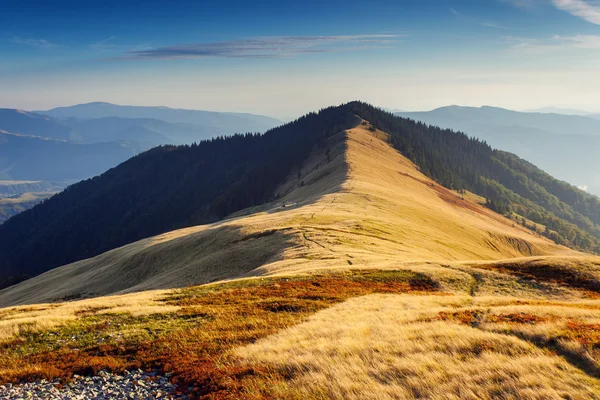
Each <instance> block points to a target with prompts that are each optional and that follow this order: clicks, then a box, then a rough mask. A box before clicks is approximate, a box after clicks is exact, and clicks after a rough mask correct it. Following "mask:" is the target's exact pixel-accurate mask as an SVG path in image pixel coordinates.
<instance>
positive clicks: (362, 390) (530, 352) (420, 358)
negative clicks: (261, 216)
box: [236, 295, 600, 399]
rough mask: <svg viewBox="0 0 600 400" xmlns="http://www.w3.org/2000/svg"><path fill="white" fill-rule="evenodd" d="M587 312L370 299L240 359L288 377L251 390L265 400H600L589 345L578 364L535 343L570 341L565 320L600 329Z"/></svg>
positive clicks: (488, 302) (493, 301) (451, 300)
mask: <svg viewBox="0 0 600 400" xmlns="http://www.w3.org/2000/svg"><path fill="white" fill-rule="evenodd" d="M587 305H588V304H587V303H581V304H573V303H564V304H562V303H556V304H553V305H545V306H544V305H539V303H531V304H529V305H525V306H523V305H516V304H515V300H514V299H510V298H481V299H472V298H468V297H424V296H399V295H372V296H367V297H360V298H354V299H351V300H348V301H347V302H345V303H343V304H341V305H338V306H334V307H332V308H330V309H327V310H325V311H321V312H319V313H318V314H316V315H314V316H313V317H311V318H309V320H308V321H307V322H305V323H303V324H301V325H298V326H296V327H293V328H290V329H287V330H285V331H283V332H280V333H279V334H277V335H274V336H272V337H270V338H267V339H264V340H260V341H259V342H257V343H256V344H252V345H250V346H247V347H245V348H241V349H238V350H237V351H236V354H237V355H238V356H239V357H241V359H242V360H243V361H242V365H245V366H252V367H254V368H259V367H261V368H266V369H271V370H274V371H275V372H273V374H278V375H281V376H286V377H289V379H288V380H287V381H285V382H279V384H278V385H269V382H268V380H265V379H264V377H262V376H259V377H257V378H256V379H255V380H254V381H253V382H251V383H247V388H248V390H249V391H251V392H252V393H254V394H255V395H256V396H257V397H259V396H266V397H269V398H281V399H289V398H298V399H323V398H333V399H411V398H430V399H452V398H460V399H497V398H505V399H506V398H514V399H517V398H519V399H562V398H573V399H591V398H600V382H599V381H598V380H597V375H596V376H594V375H595V371H591V370H589V369H588V368H586V367H585V366H582V364H585V361H584V360H585V359H586V355H585V351H584V350H582V349H581V348H582V347H584V346H585V345H583V344H581V343H579V344H577V343H578V342H576V341H575V340H571V341H570V344H568V345H565V346H564V347H566V348H570V349H575V348H576V349H578V350H574V351H573V354H578V355H579V356H577V355H573V356H572V357H570V358H569V357H565V356H564V354H562V353H560V350H559V349H557V348H556V347H552V346H550V345H549V344H548V343H549V342H548V341H547V342H544V343H546V345H544V343H542V342H541V341H538V340H537V339H535V340H534V339H530V338H532V337H537V336H540V335H546V336H548V337H553V338H555V339H557V338H561V339H560V340H564V341H567V339H562V337H563V336H564V335H563V332H565V330H564V328H565V326H567V325H568V324H569V322H567V321H580V325H581V324H582V323H581V321H585V323H584V324H583V325H584V326H590V325H592V326H597V325H593V324H597V323H598V318H600V311H599V310H598V308H597V307H598V305H599V304H598V303H594V308H592V309H589V308H587V307H586V306H587ZM579 306H581V307H583V308H578V307H579ZM464 315H467V316H469V318H464ZM473 315H476V316H477V317H476V318H472V316H473ZM515 315H516V317H515ZM532 315H535V316H538V318H537V319H535V318H532V317H531V316H532ZM453 316H454V317H453ZM519 316H521V318H520V319H519V318H518V317H519ZM526 316H529V318H526ZM486 318H488V319H489V320H490V321H491V322H487V320H486ZM557 321H561V322H560V323H559V322H557ZM571 323H572V322H571ZM563 325H564V326H563ZM596 329H599V328H596ZM589 330H590V329H589V328H588V331H589ZM599 332H600V331H599ZM586 333H589V332H586ZM583 335H585V334H583ZM590 337H591V339H590V342H589V343H591V342H594V343H596V344H597V343H598V337H597V335H596V336H594V335H589V334H588V338H590ZM582 342H583V341H582ZM589 343H588V344H589ZM588 347H589V348H592V347H593V346H588ZM595 360H596V361H597V359H595ZM590 375H592V376H594V377H592V376H590Z"/></svg>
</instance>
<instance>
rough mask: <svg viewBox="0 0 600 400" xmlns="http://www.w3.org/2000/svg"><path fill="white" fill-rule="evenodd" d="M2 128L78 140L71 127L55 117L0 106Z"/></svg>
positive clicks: (24, 133)
mask: <svg viewBox="0 0 600 400" xmlns="http://www.w3.org/2000/svg"><path fill="white" fill-rule="evenodd" d="M0 129H3V130H6V131H9V132H13V133H16V134H21V135H30V136H39V137H45V138H49V139H58V140H78V138H77V137H76V135H74V134H73V132H72V131H71V129H70V128H69V127H67V126H64V125H62V124H61V123H59V122H58V121H56V120H54V118H50V117H48V116H46V115H41V114H36V113H33V112H28V111H23V110H14V109H7V108H0Z"/></svg>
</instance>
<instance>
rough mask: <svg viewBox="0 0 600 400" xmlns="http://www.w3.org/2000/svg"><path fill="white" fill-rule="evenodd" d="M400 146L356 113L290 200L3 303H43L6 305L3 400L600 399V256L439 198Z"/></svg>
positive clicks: (57, 274) (454, 197)
mask: <svg viewBox="0 0 600 400" xmlns="http://www.w3.org/2000/svg"><path fill="white" fill-rule="evenodd" d="M349 122H350V121H349ZM392 137H393V136H390V135H388V134H387V133H385V132H383V131H380V130H377V129H374V128H373V126H372V124H371V123H369V122H367V121H364V120H361V119H359V118H356V117H355V118H354V120H353V121H352V124H351V127H350V128H348V129H345V130H341V131H338V133H335V134H332V135H328V137H327V138H326V139H324V140H325V141H324V142H320V143H321V145H320V146H317V147H316V148H313V150H312V151H311V152H310V155H309V156H308V157H307V158H305V159H304V162H303V163H302V167H301V168H300V170H299V171H293V172H291V173H290V174H288V176H287V177H286V179H284V181H283V182H282V183H281V184H280V185H279V186H278V187H277V188H276V189H275V190H276V191H277V192H279V194H280V196H281V197H280V198H279V199H278V200H277V201H275V202H273V203H270V204H265V205H261V206H256V207H253V208H250V209H245V210H242V211H240V212H238V213H236V214H234V215H233V216H232V217H231V218H229V219H227V220H225V221H222V222H217V223H214V224H210V225H203V226H195V227H190V228H186V229H182V230H176V231H172V232H169V233H166V234H163V235H159V236H155V237H152V238H149V239H145V240H142V241H139V242H136V243H133V244H130V245H127V246H124V247H121V248H118V249H115V250H112V251H110V252H108V253H105V254H102V255H100V256H98V257H95V258H93V259H90V260H85V261H81V262H77V263H75V264H72V265H67V266H64V267H61V268H57V269H54V270H52V271H50V272H47V273H45V274H43V275H40V276H38V277H36V278H33V279H30V280H28V281H25V282H23V283H21V284H18V285H16V286H13V287H11V288H8V289H5V290H2V291H0V306H6V305H9V304H17V303H27V304H29V305H26V306H18V307H9V308H2V309H0V317H1V318H0V346H2V349H3V351H2V352H0V396H6V397H19V395H21V394H22V393H25V392H33V393H35V395H38V396H40V397H42V396H44V395H46V394H47V393H52V394H53V395H56V396H60V395H71V396H72V395H73V394H74V393H82V392H81V390H85V391H84V392H83V393H85V394H87V395H88V396H89V393H90V391H91V392H92V393H93V391H94V390H104V391H106V390H111V391H112V393H121V392H124V393H131V392H135V393H140V392H141V391H144V393H148V396H149V395H152V396H154V397H167V398H169V397H170V396H173V397H175V396H181V395H189V396H192V397H193V398H200V399H223V398H235V399H315V400H316V399H323V398H348V399H357V400H358V399H397V398H406V399H419V398H432V399H443V398H449V397H450V398H483V399H494V398H498V395H499V393H502V394H505V393H506V394H510V396H514V398H520V399H521V398H522V399H531V400H533V399H546V398H557V399H558V398H586V399H588V398H589V399H598V398H600V395H599V393H600V382H599V381H598V378H597V377H598V374H597V373H598V367H597V365H598V360H599V356H598V353H597V350H596V349H597V346H598V345H599V341H598V333H597V332H598V327H597V313H598V304H597V303H598V300H597V299H598V295H599V293H600V258H598V257H592V256H589V255H585V254H582V253H578V252H575V251H573V250H569V249H567V248H565V247H562V246H558V245H556V244H554V243H552V242H551V241H549V240H548V239H545V238H542V237H540V236H539V235H537V234H535V233H533V232H531V231H530V230H528V229H525V228H523V227H521V226H519V225H518V224H514V223H513V221H511V220H509V219H506V218H504V217H502V216H500V215H498V214H496V213H494V212H493V211H491V210H489V209H488V208H486V207H484V206H483V205H482V204H481V203H482V199H481V198H480V197H479V196H476V195H474V194H472V193H468V192H466V193H461V194H458V193H456V192H453V191H450V190H448V189H446V188H444V187H442V186H440V185H439V184H437V183H435V182H434V181H432V180H431V179H430V178H428V177H427V176H425V175H424V174H423V173H422V172H420V171H419V170H418V168H417V166H416V165H415V164H414V163H413V162H411V161H410V160H409V159H408V158H406V157H405V156H403V155H402V154H401V153H399V152H398V151H397V150H395V149H394V148H392V147H391V145H390V141H391V139H392ZM284 205H285V207H283V206H284ZM236 278H247V279H236ZM213 280H228V281H227V282H218V283H213V284H208V285H202V286H190V285H193V284H198V283H202V282H209V281H213ZM173 287H182V289H175V290H174V289H172V288H173ZM152 288H169V289H162V290H147V289H152ZM139 290H143V291H141V292H136V293H129V294H122V293H126V292H131V291H139ZM114 293H119V295H115V296H107V297H96V298H93V299H85V300H77V299H78V298H79V297H88V296H99V295H103V294H114ZM49 300H53V301H54V302H53V303H51V304H30V303H38V302H43V301H49ZM66 300H69V301H66ZM138 368H139V369H140V370H138ZM107 371H108V372H107ZM132 371H133V372H132ZM109 372H110V373H109ZM81 375H83V376H81ZM133 377H135V379H133ZM24 382H32V383H31V384H29V385H26V384H25V383H24ZM7 383H11V384H13V385H6V384H7ZM62 383H67V384H66V385H59V384H62ZM1 385H4V386H1ZM96 385H98V386H96ZM100 387H102V388H103V389H100ZM41 388H43V389H41ZM115 390H117V392H115ZM510 396H508V397H509V398H510Z"/></svg>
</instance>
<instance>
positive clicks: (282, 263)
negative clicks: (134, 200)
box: [0, 120, 578, 306]
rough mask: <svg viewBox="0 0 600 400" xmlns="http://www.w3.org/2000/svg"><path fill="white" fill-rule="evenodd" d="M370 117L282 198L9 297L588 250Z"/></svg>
mask: <svg viewBox="0 0 600 400" xmlns="http://www.w3.org/2000/svg"><path fill="white" fill-rule="evenodd" d="M369 126H370V125H369V124H368V123H366V121H362V122H361V121H360V120H359V122H358V123H357V124H356V125H355V127H354V128H351V129H348V130H344V131H342V132H339V133H337V134H334V135H332V136H329V137H328V138H327V139H325V143H323V145H322V146H319V147H317V148H315V149H313V151H312V152H311V154H310V155H309V156H308V157H307V158H306V159H305V161H304V162H303V163H302V167H301V169H300V170H299V171H298V172H292V173H290V174H289V175H288V176H287V178H286V179H285V181H284V182H282V183H281V184H280V185H279V187H278V188H277V189H276V190H275V191H276V192H278V193H280V196H281V197H280V198H279V199H277V200H276V201H274V202H271V203H267V204H266V205H263V206H260V207H259V208H258V209H256V208H255V209H250V210H248V211H243V212H241V213H238V214H237V215H234V216H233V217H231V218H228V219H226V220H224V221H222V222H216V223H213V224H209V225H200V226H195V227H190V228H184V229H181V230H176V231H172V232H167V233H165V234H162V235H159V236H155V237H150V238H147V239H143V240H141V241H139V242H135V243H132V244H129V245H125V246H123V247H120V248H117V249H114V250H111V251H109V252H107V253H103V254H101V255H99V256H97V257H95V258H92V259H88V260H83V261H79V262H76V263H74V264H71V265H67V266H63V267H60V268H57V269H54V270H52V271H49V272H47V273H45V274H43V275H40V276H38V277H36V278H33V279H31V280H28V281H25V282H23V283H22V284H19V285H17V286H14V287H12V288H8V289H6V290H4V291H0V306H1V305H8V304H13V303H11V301H12V302H18V303H21V302H26V303H32V302H47V301H53V300H56V299H60V298H78V297H89V296H103V295H110V294H122V293H128V292H132V291H140V290H152V289H166V288H176V287H186V286H189V285H197V284H202V283H207V282H212V281H216V280H228V279H236V278H240V277H249V276H270V275H278V274H286V275H288V274H297V273H307V272H310V271H317V270H321V269H327V270H331V269H333V270H335V269H340V268H347V267H348V265H349V264H351V265H352V267H353V268H359V269H365V268H375V269H386V268H390V267H391V266H395V267H397V266H398V265H404V266H406V265H414V264H419V263H423V262H434V263H435V262H438V263H444V262H446V263H447V262H452V261H457V260H463V261H464V260H498V259H504V258H508V257H524V256H527V257H530V256H550V255H554V256H556V255H562V256H568V255H571V256H575V255H577V254H578V253H576V252H573V251H571V250H568V249H566V248H564V247H561V246H557V245H555V244H553V243H552V242H551V241H549V240H548V239H544V238H541V237H539V236H537V235H535V234H533V233H532V232H530V231H529V230H527V229H525V228H522V227H520V226H518V225H517V226H514V224H513V222H512V221H510V220H508V219H506V218H504V217H501V216H499V215H497V214H495V213H494V212H493V211H491V210H489V209H486V208H485V207H483V206H482V205H480V204H478V203H476V202H475V201H473V200H470V199H468V198H467V199H464V198H462V197H461V196H460V195H459V194H456V193H453V192H451V191H449V190H447V189H444V188H442V187H441V186H439V185H437V184H436V183H434V182H433V181H432V180H430V179H429V178H427V177H425V176H424V175H423V174H422V173H420V172H419V171H418V170H417V168H416V166H415V165H414V164H413V163H412V162H411V161H409V160H408V159H406V158H405V157H404V156H402V155H401V154H400V153H399V152H398V151H397V150H395V149H393V148H392V147H391V146H390V144H389V143H388V141H389V137H388V136H387V134H385V133H384V132H381V131H371V130H369V128H368V127H369ZM285 205H290V206H287V207H286V206H285ZM423 220H425V221H426V222H421V221H423ZM458 232H460V235H462V238H461V239H460V240H457V239H456V238H453V236H454V237H455V236H456V235H457V234H458ZM399 257H400V258H399Z"/></svg>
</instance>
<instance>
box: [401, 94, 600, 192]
mask: <svg viewBox="0 0 600 400" xmlns="http://www.w3.org/2000/svg"><path fill="white" fill-rule="evenodd" d="M398 115H400V116H402V117H405V118H410V119H413V120H416V121H421V122H425V123H427V124H431V125H435V126H440V127H443V128H451V129H454V130H459V131H462V132H465V133H467V134H468V135H469V136H474V137H477V138H479V139H482V140H485V141H486V142H488V143H489V144H491V145H492V146H494V147H496V148H500V149H503V150H506V151H509V152H512V153H515V154H517V155H518V156H520V157H523V158H525V159H527V160H529V161H531V162H533V163H534V164H535V165H537V166H539V167H540V168H542V169H543V170H545V171H547V172H548V173H550V174H551V175H553V176H556V177H558V178H560V179H561V180H565V181H567V182H570V183H572V184H574V185H577V186H580V187H587V190H588V191H589V192H590V193H593V194H596V195H600V173H598V171H600V159H598V157H596V156H595V149H597V148H599V147H598V146H600V121H599V120H596V119H593V118H591V117H587V116H576V115H558V114H542V113H524V112H517V111H511V110H505V109H501V108H494V107H481V108H473V107H458V106H451V107H443V108H439V109H436V110H433V111H428V112H413V113H399V114H398ZM557 161H558V162H557Z"/></svg>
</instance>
